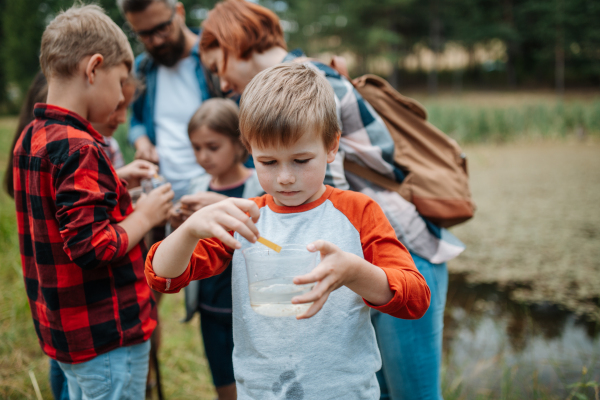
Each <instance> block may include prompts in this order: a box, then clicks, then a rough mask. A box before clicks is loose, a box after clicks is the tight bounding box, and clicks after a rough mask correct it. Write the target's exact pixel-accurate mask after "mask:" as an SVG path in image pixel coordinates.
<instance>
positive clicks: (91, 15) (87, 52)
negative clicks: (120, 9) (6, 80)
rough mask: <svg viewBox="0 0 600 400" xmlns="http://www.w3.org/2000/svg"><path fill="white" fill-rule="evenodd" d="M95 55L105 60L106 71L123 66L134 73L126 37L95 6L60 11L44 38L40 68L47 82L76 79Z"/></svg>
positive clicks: (131, 53) (131, 54) (47, 28)
mask: <svg viewBox="0 0 600 400" xmlns="http://www.w3.org/2000/svg"><path fill="white" fill-rule="evenodd" d="M94 54H101V55H102V56H103V57H104V62H103V64H102V67H103V68H110V67H114V66H117V65H120V64H122V63H124V64H125V65H126V66H127V69H128V70H129V71H131V68H132V66H133V52H132V51H131V46H130V45H129V41H128V40H127V36H125V33H123V31H122V30H121V29H120V28H119V27H118V26H117V24H115V23H114V22H113V21H112V20H111V19H110V18H109V17H108V16H107V15H106V14H105V13H104V10H102V8H100V7H98V6H96V5H87V6H73V7H71V8H69V9H68V10H67V11H63V12H61V13H60V14H58V16H57V17H56V18H54V19H53V20H52V22H50V23H49V24H48V26H47V27H46V30H45V31H44V34H43V35H42V45H41V49H40V65H41V67H42V72H43V73H44V75H45V76H46V78H47V79H50V78H52V77H62V78H69V77H71V76H73V75H74V73H75V71H76V70H77V66H78V64H79V63H80V62H81V60H82V59H83V58H84V57H86V56H91V55H94Z"/></svg>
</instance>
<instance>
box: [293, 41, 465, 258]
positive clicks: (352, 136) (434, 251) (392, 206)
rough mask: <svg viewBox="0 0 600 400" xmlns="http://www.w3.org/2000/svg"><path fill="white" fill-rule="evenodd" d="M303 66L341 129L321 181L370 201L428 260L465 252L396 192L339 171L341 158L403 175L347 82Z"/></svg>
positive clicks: (388, 140) (377, 120) (384, 132)
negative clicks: (318, 79) (325, 94)
mask: <svg viewBox="0 0 600 400" xmlns="http://www.w3.org/2000/svg"><path fill="white" fill-rule="evenodd" d="M298 57H305V55H304V53H303V52H302V51H301V50H299V49H297V50H294V51H292V52H290V53H288V54H287V56H286V57H285V58H284V59H283V61H282V62H291V61H294V59H296V58H298ZM305 63H306V64H307V65H308V66H310V67H312V68H314V69H315V70H317V71H320V72H321V73H322V74H323V75H324V76H325V78H327V80H328V81H329V83H330V84H331V86H332V88H333V91H334V93H335V102H336V108H337V116H338V122H339V124H340V128H341V129H342V137H341V139H340V149H339V152H338V155H337V156H336V159H335V161H334V162H333V163H331V164H328V167H327V174H326V176H325V183H326V184H328V185H331V186H334V187H336V188H340V189H351V190H355V191H359V192H362V193H364V194H366V195H368V196H369V197H371V198H372V199H374V200H375V201H376V202H377V203H378V204H379V205H380V206H381V208H382V209H383V211H384V213H385V215H386V217H387V218H388V220H389V221H390V223H391V224H392V227H393V228H394V231H395V232H396V235H397V236H398V239H399V240H400V241H401V242H402V244H404V245H405V246H406V247H407V248H408V249H409V250H410V251H412V252H414V253H416V254H418V255H419V256H421V257H423V258H425V259H426V260H428V261H429V262H431V263H434V264H439V263H443V262H446V261H448V260H451V259H453V258H454V257H456V256H458V255H459V254H460V253H461V252H462V251H463V250H464V249H465V246H464V244H463V243H462V242H461V241H460V240H458V239H457V238H456V237H455V236H454V235H452V234H451V233H450V232H449V231H448V230H446V229H442V228H439V227H437V226H435V225H434V224H432V223H431V222H429V221H427V220H425V219H424V218H423V217H421V215H420V214H419V213H418V212H417V210H416V208H415V206H414V205H413V204H412V203H410V202H409V201H407V200H405V199H404V198H403V197H402V196H400V195H399V194H398V193H396V192H391V191H389V190H386V189H383V188H381V187H379V186H377V185H374V184H372V183H371V182H369V181H367V180H365V179H363V178H360V177H358V176H356V175H353V174H351V173H348V172H345V171H344V158H348V159H349V160H351V161H354V162H356V163H358V164H360V165H363V166H366V167H369V168H371V169H372V170H374V171H376V172H378V173H380V174H382V175H384V176H387V177H388V178H391V179H395V180H397V181H398V182H401V181H402V178H403V175H404V174H403V173H402V172H401V171H400V170H399V169H398V168H397V167H396V166H395V164H394V140H393V139H392V137H391V135H390V133H389V131H388V129H387V127H386V126H385V123H384V122H383V120H382V119H381V117H380V116H379V115H378V114H377V112H375V110H374V109H373V107H371V105H370V104H369V103H368V102H366V101H365V100H364V99H363V98H362V96H361V95H360V93H358V91H357V90H356V89H355V88H354V86H352V83H351V82H350V81H348V80H347V79H346V78H345V77H343V76H341V75H340V74H339V73H338V72H337V71H335V70H334V69H333V68H331V67H329V66H327V65H325V64H322V63H320V62H318V61H315V60H309V61H306V62H305Z"/></svg>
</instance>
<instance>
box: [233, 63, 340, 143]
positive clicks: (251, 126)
mask: <svg viewBox="0 0 600 400" xmlns="http://www.w3.org/2000/svg"><path fill="white" fill-rule="evenodd" d="M310 130H315V131H317V132H319V134H320V135H321V137H322V139H323V144H324V145H325V148H326V149H329V148H330V147H331V146H332V145H333V143H334V142H335V140H336V138H337V135H338V133H339V131H340V128H339V125H338V120H337V113H336V106H335V94H334V92H333V89H332V87H331V85H330V84H329V82H327V79H325V77H324V75H323V74H322V73H321V72H320V71H318V70H315V69H313V68H312V67H310V66H308V65H304V64H300V63H284V64H279V65H276V66H274V67H271V68H268V69H266V70H264V71H262V72H260V73H259V74H258V75H256V76H255V77H254V79H252V81H250V83H249V84H248V86H246V89H245V90H244V94H243V95H242V99H241V101H240V133H241V139H242V143H244V145H245V146H246V148H248V149H249V150H250V144H255V145H257V146H258V147H265V146H272V145H273V146H277V147H279V146H289V145H292V144H294V143H296V142H297V141H298V139H300V137H301V136H302V135H303V134H304V133H307V132H309V131H310Z"/></svg>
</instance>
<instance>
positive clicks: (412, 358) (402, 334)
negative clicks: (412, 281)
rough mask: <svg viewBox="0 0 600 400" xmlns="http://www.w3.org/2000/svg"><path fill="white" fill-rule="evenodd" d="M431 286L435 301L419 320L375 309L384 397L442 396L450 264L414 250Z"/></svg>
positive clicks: (428, 398)
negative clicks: (423, 256) (434, 262)
mask: <svg viewBox="0 0 600 400" xmlns="http://www.w3.org/2000/svg"><path fill="white" fill-rule="evenodd" d="M411 255H412V257H413V260H414V261H415V265H416V266H417V269H418V270H419V272H420V273H421V274H423V276H424V277H425V280H426V281H427V285H429V289H430V290H431V304H430V306H429V309H428V310H427V312H426V313H425V315H424V316H423V317H422V318H421V319H417V320H404V319H398V318H394V317H392V316H390V315H387V314H382V313H380V312H378V311H375V310H372V312H371V321H372V322H373V326H374V327H375V333H376V334H377V343H378V344H379V350H380V352H381V359H382V367H381V370H380V371H379V372H378V373H377V379H378V380H379V385H380V387H381V399H382V400H383V399H386V400H387V399H392V400H400V399H403V400H410V399H419V400H440V399H442V389H441V382H440V373H441V364H442V331H443V329H444V308H445V307H446V293H447V292H448V270H447V269H446V264H445V263H444V264H432V263H430V262H429V261H427V260H425V259H424V258H421V257H419V256H417V255H415V254H412V253H411Z"/></svg>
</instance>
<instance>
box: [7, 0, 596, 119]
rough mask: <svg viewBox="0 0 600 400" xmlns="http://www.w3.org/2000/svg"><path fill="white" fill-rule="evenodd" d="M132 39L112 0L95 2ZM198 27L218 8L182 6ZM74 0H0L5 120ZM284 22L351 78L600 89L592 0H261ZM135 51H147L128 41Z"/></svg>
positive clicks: (198, 0) (188, 0)
mask: <svg viewBox="0 0 600 400" xmlns="http://www.w3.org/2000/svg"><path fill="white" fill-rule="evenodd" d="M96 3H98V4H100V5H101V6H102V7H103V8H104V9H105V10H106V11H107V13H108V14H109V15H110V17H111V18H113V20H115V21H116V22H117V24H119V26H121V27H122V28H123V29H124V30H125V31H126V32H129V33H132V32H131V31H130V30H129V29H128V26H127V24H126V23H125V20H124V18H123V16H122V15H121V14H120V13H119V10H118V8H117V6H116V1H115V0H98V1H96ZM182 3H183V4H184V5H185V8H186V10H187V16H186V17H187V22H188V25H189V26H195V27H198V26H199V25H200V23H201V21H202V20H203V19H204V18H206V15H207V13H208V10H209V9H211V8H212V7H213V6H214V4H215V3H216V1H214V0H182ZM72 4H73V0H0V16H1V18H0V112H2V113H15V112H16V111H17V110H18V108H19V106H20V104H21V100H22V97H23V95H24V93H25V91H26V88H27V87H28V86H29V83H30V82H31V79H32V78H33V76H34V75H35V73H36V72H37V70H38V68H39V66H38V65H39V64H38V54H39V43H40V38H41V35H42V32H43V30H44V27H45V25H46V24H47V23H48V22H49V21H50V20H51V19H52V18H53V17H54V16H55V15H56V13H57V12H59V11H60V10H61V9H65V8H68V7H69V6H70V5H72ZM260 4H261V5H264V6H266V7H269V8H270V9H272V10H273V11H275V12H276V13H277V14H278V15H279V16H280V18H281V19H282V26H283V28H284V31H285V34H286V38H287V39H288V43H289V47H290V48H295V47H302V48H303V49H304V50H305V51H306V52H307V53H308V54H309V55H311V56H315V55H317V54H324V53H325V54H326V53H331V54H344V55H346V56H347V57H348V58H349V62H350V67H351V73H352V75H358V74H362V73H365V72H366V71H369V72H374V73H378V74H379V75H382V76H384V77H385V78H387V79H389V80H390V82H391V83H392V84H393V85H394V86H396V87H398V88H400V89H408V88H415V87H416V88H420V89H424V88H427V90H428V92H429V93H430V94H435V93H437V91H438V90H439V88H442V89H444V88H451V89H452V90H453V91H455V92H456V91H462V90H463V89H467V90H468V89H472V88H478V89H488V90H489V89H532V88H540V87H541V88H554V89H556V90H557V91H558V93H559V94H562V92H563V91H564V90H565V87H566V88H578V89H586V88H587V89H589V88H593V89H596V90H597V89H600V24H599V23H598V21H600V2H598V1H596V0H425V1H417V0H372V1H356V0H328V1H313V0H287V1H282V0H277V1H271V0H266V1H260ZM130 37H131V43H132V45H133V48H134V51H135V52H136V54H137V53H139V52H141V50H142V48H141V47H140V45H139V43H138V42H137V41H136V39H135V35H133V34H131V35H130Z"/></svg>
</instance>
